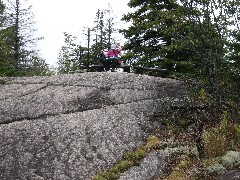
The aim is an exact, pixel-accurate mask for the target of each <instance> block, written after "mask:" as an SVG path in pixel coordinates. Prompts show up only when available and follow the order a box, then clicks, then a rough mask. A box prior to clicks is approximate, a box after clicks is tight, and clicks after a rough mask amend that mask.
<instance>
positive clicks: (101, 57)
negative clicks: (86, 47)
mask: <svg viewBox="0 0 240 180" xmlns="http://www.w3.org/2000/svg"><path fill="white" fill-rule="evenodd" d="M106 56H107V55H106V54H105V52H104V51H103V50H101V51H100V53H99V55H98V60H99V61H100V62H101V63H102V64H103V71H109V66H108V64H109V62H108V59H106Z"/></svg>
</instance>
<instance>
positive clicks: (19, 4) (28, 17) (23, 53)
mask: <svg viewBox="0 0 240 180" xmlns="http://www.w3.org/2000/svg"><path fill="white" fill-rule="evenodd" d="M31 9H32V6H31V5H28V4H27V1H26V0H12V1H9V4H7V12H8V14H7V26H8V29H9V31H8V32H9V36H8V38H9V40H11V42H10V46H11V49H12V54H11V61H12V66H13V67H12V68H13V69H14V71H15V74H19V75H20V74H21V75H27V72H28V70H29V69H31V68H32V67H31V64H32V63H31V61H32V59H31V57H34V56H36V54H37V49H36V43H37V41H38V40H40V39H42V38H34V32H35V31H36V29H35V28H34V23H35V22H34V21H33V19H34V15H33V13H32V11H31Z"/></svg>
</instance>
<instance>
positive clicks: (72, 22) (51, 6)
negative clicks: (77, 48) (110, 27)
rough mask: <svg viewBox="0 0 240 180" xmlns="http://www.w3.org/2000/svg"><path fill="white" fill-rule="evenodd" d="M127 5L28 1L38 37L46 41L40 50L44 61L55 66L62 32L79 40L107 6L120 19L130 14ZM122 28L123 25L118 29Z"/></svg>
mask: <svg viewBox="0 0 240 180" xmlns="http://www.w3.org/2000/svg"><path fill="white" fill-rule="evenodd" d="M128 2H129V0H120V1H116V0H68V1H66V0H28V3H30V4H32V6H33V7H32V8H33V9H32V10H33V12H34V15H35V20H36V25H35V27H36V28H37V36H39V37H44V40H41V41H40V42H39V43H38V46H37V47H38V49H40V55H41V57H42V58H44V59H45V60H46V62H47V63H48V64H50V65H56V62H57V57H58V55H59V51H60V48H61V46H62V45H64V36H63V32H67V33H69V34H71V35H74V36H76V37H80V36H83V35H82V32H83V29H84V28H83V27H90V28H92V27H93V22H94V19H95V17H96V12H97V10H98V9H100V10H103V9H106V8H107V7H108V3H110V5H111V7H112V9H113V12H114V14H115V15H117V16H118V17H119V19H120V18H121V16H122V14H126V13H127V12H128V11H130V10H131V9H130V8H129V7H128V6H127V3H128ZM119 22H120V20H119ZM121 26H124V24H121V25H120V24H118V26H116V27H117V28H119V27H120V28H121ZM79 42H80V39H79ZM82 45H85V44H82Z"/></svg>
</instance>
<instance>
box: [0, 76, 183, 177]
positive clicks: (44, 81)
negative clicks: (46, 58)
mask: <svg viewBox="0 0 240 180" xmlns="http://www.w3.org/2000/svg"><path fill="white" fill-rule="evenodd" d="M186 94H187V89H186V87H185V86H184V83H183V82H181V81H178V80H174V79H167V78H160V77H153V76H146V75H136V74H132V73H123V72H115V73H111V72H92V73H80V74H66V75H54V76H50V77H18V78H5V79H4V83H2V84H0V179H64V180H65V179H66V180H67V179H69V180H72V179H91V178H92V177H93V176H94V175H96V174H97V173H98V172H99V171H102V170H105V169H107V168H109V167H110V166H112V165H113V164H114V163H116V162H117V161H118V160H120V159H121V158H122V156H123V154H124V152H125V151H129V150H133V149H134V148H135V147H136V146H138V145H140V144H142V143H143V142H144V140H145V138H146V137H147V136H148V135H149V134H150V133H151V132H152V131H153V130H154V129H155V128H156V127H157V126H159V122H157V121H156V122H155V121H153V120H152V119H151V118H150V117H151V116H152V115H153V114H154V113H155V112H159V111H161V112H162V111H166V110H167V109H168V108H169V107H170V106H171V105H173V104H174V105H175V104H181V103H184V102H185V97H186Z"/></svg>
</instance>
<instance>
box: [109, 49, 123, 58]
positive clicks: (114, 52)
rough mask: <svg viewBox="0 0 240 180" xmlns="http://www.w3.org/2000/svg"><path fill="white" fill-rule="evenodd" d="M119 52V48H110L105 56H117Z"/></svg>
mask: <svg viewBox="0 0 240 180" xmlns="http://www.w3.org/2000/svg"><path fill="white" fill-rule="evenodd" d="M119 53H120V51H119V49H115V50H113V49H110V50H109V51H108V52H107V56H108V57H109V58H111V57H118V55H119Z"/></svg>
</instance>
